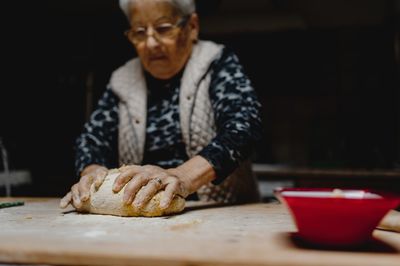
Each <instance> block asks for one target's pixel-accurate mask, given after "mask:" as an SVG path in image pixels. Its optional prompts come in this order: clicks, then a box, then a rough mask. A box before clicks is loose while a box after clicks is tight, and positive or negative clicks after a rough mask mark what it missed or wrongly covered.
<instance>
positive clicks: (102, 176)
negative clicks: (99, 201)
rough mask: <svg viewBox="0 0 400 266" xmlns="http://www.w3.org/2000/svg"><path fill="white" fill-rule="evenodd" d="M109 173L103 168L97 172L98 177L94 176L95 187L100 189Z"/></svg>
mask: <svg viewBox="0 0 400 266" xmlns="http://www.w3.org/2000/svg"><path fill="white" fill-rule="evenodd" d="M107 174H108V171H107V170H101V171H99V172H98V173H97V174H96V177H95V178H94V187H95V188H96V190H98V189H99V187H100V186H101V185H102V184H103V182H104V179H105V178H106V176H107Z"/></svg>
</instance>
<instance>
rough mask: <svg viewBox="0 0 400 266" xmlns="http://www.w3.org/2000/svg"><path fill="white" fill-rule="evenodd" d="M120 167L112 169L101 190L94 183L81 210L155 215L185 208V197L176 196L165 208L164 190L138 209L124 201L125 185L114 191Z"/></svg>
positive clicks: (120, 214) (121, 214)
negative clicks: (162, 203)
mask: <svg viewBox="0 0 400 266" xmlns="http://www.w3.org/2000/svg"><path fill="white" fill-rule="evenodd" d="M119 174H120V173H119V171H118V169H113V170H110V172H109V173H108V175H107V176H106V178H105V179H104V182H103V184H102V185H101V186H100V188H99V190H97V191H96V189H95V187H94V184H93V185H92V187H91V189H90V199H89V200H87V201H86V202H84V203H83V207H82V208H80V209H79V210H78V211H79V212H88V213H96V214H109V215H116V216H147V217H155V216H162V215H168V214H173V213H178V212H181V211H182V210H183V209H184V208H185V199H184V198H182V197H180V196H175V198H174V199H173V200H172V202H171V204H170V206H169V207H168V208H167V209H165V210H163V209H161V208H160V201H161V198H162V196H163V194H164V191H160V192H158V193H157V194H156V195H155V196H154V197H153V198H152V199H151V200H150V201H149V202H148V203H147V204H146V205H145V206H144V207H143V208H142V209H140V210H138V209H136V208H135V207H134V206H132V205H126V204H124V203H123V201H122V198H123V193H124V190H125V187H124V188H123V189H122V190H121V191H120V192H118V193H114V192H113V191H112V185H113V184H114V180H115V178H116V177H117V176H118V175H119Z"/></svg>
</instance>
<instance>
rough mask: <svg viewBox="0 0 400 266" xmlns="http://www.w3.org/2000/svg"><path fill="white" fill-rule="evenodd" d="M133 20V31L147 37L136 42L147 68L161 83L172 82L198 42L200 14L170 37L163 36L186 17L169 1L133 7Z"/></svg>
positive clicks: (144, 1)
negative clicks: (165, 30) (164, 28)
mask: <svg viewBox="0 0 400 266" xmlns="http://www.w3.org/2000/svg"><path fill="white" fill-rule="evenodd" d="M130 16H131V17H130V18H131V19H130V24H131V31H133V32H135V33H139V32H143V31H145V32H146V34H147V37H145V38H142V39H140V40H137V41H135V42H134V46H135V48H136V51H137V53H138V55H139V58H140V60H141V62H142V65H143V67H144V68H145V69H146V70H147V71H148V72H150V74H151V75H152V76H154V77H155V78H158V79H169V78H171V77H173V76H174V75H176V74H177V73H178V72H179V71H181V70H182V68H183V67H184V65H185V64H186V62H187V60H188V58H189V56H190V54H191V51H192V46H193V42H194V41H195V40H197V36H198V20H197V16H196V14H192V15H191V16H190V18H188V21H187V22H186V23H181V24H180V25H179V26H177V27H174V28H173V31H172V33H169V34H168V36H163V33H162V31H163V26H164V25H167V26H168V25H176V24H177V23H179V22H180V21H182V17H181V16H180V15H179V14H178V13H177V11H176V10H175V9H174V8H173V6H171V4H170V3H168V2H167V1H162V0H137V1H136V2H135V3H134V4H133V5H132V6H131V13H130ZM158 32H159V33H160V34H159V33H158ZM142 35H143V34H142Z"/></svg>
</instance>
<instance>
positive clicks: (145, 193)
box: [133, 179, 163, 209]
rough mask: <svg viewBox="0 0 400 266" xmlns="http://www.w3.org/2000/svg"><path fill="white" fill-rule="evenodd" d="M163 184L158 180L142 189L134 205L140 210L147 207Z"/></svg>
mask: <svg viewBox="0 0 400 266" xmlns="http://www.w3.org/2000/svg"><path fill="white" fill-rule="evenodd" d="M162 187H163V186H162V183H160V182H159V181H157V180H156V179H152V180H150V181H149V182H148V183H147V185H146V186H144V187H142V188H141V189H140V190H139V192H138V193H137V194H136V197H135V200H134V202H133V205H134V206H135V207H136V208H138V209H140V208H142V207H143V206H145V205H146V204H147V203H148V202H149V201H150V200H151V199H152V198H153V197H154V195H155V194H156V193H157V192H158V191H159V190H160V189H161V188H162Z"/></svg>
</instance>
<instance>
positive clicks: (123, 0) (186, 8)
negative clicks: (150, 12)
mask: <svg viewBox="0 0 400 266" xmlns="http://www.w3.org/2000/svg"><path fill="white" fill-rule="evenodd" d="M164 1H165V2H169V3H170V4H171V5H172V6H174V7H175V8H176V9H177V10H178V11H179V12H180V13H181V14H182V16H186V15H190V14H192V13H194V12H196V5H195V2H194V0H164ZM135 2H136V0H119V6H120V8H121V9H122V11H123V12H124V14H125V15H126V17H127V18H128V20H129V6H130V5H131V4H133V3H135Z"/></svg>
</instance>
